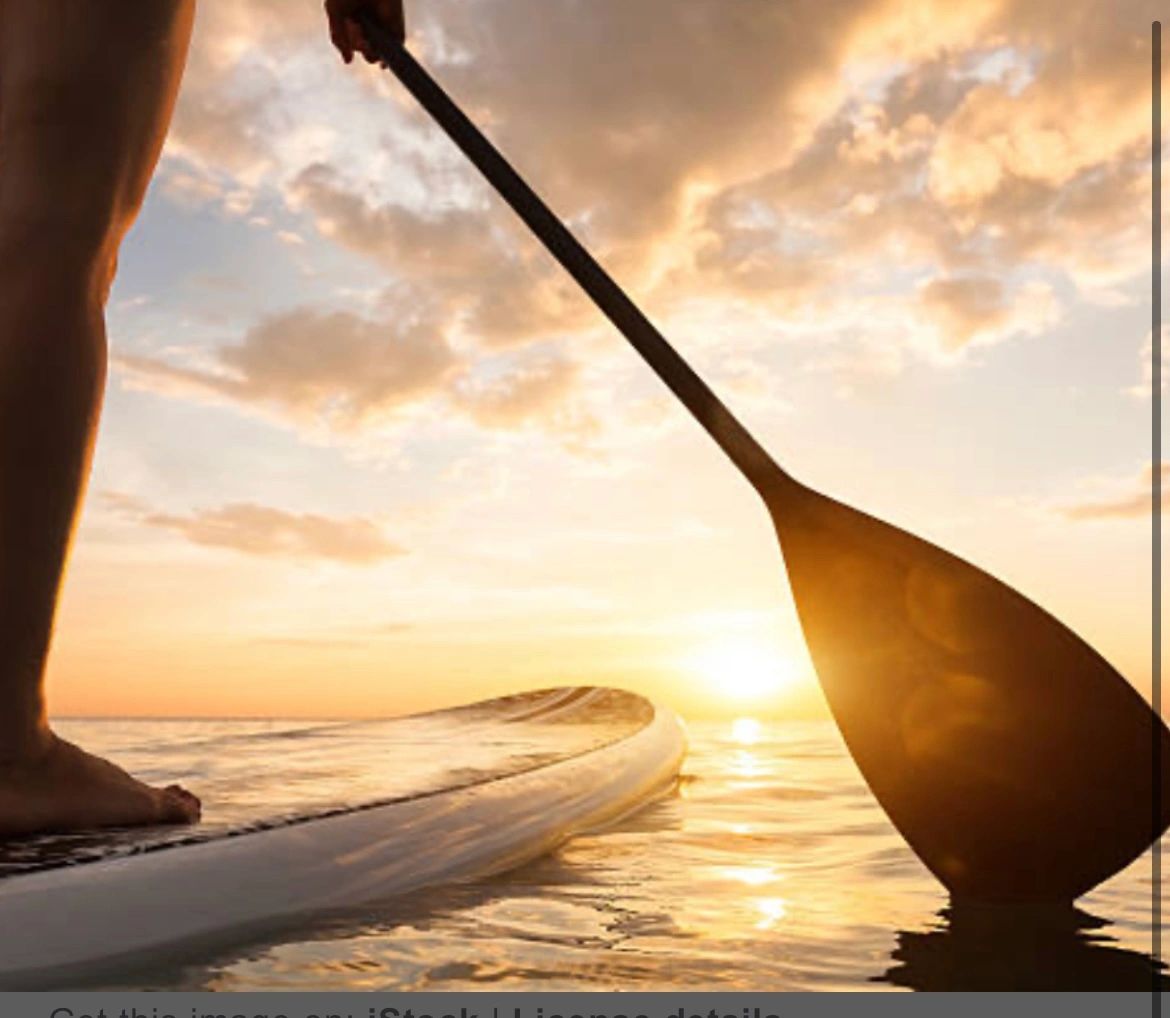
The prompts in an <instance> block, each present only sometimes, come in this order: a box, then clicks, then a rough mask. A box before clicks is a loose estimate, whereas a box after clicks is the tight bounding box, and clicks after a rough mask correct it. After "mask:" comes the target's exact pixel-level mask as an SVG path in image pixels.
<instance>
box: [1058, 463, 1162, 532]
mask: <svg viewBox="0 0 1170 1018" xmlns="http://www.w3.org/2000/svg"><path fill="white" fill-rule="evenodd" d="M1168 480H1170V463H1167V462H1165V461H1163V462H1162V464H1161V468H1160V469H1159V471H1158V488H1159V489H1160V490H1161V492H1162V496H1163V497H1162V511H1163V512H1166V499H1165V495H1166V484H1167V481H1168ZM1153 485H1154V471H1153V468H1152V467H1150V466H1147V467H1146V468H1145V470H1143V471H1142V476H1141V479H1140V481H1139V482H1138V484H1136V485H1135V486H1134V488H1133V490H1131V491H1127V492H1124V493H1120V494H1118V495H1117V496H1116V497H1114V498H1108V499H1102V500H1099V501H1089V502H1079V503H1074V504H1071V505H1065V506H1061V507H1060V509H1059V511H1060V513H1061V515H1063V516H1064V517H1065V518H1066V519H1070V520H1116V519H1141V520H1148V519H1149V518H1150V515H1151V514H1152V513H1153V511H1154V497H1153V492H1152V489H1153Z"/></svg>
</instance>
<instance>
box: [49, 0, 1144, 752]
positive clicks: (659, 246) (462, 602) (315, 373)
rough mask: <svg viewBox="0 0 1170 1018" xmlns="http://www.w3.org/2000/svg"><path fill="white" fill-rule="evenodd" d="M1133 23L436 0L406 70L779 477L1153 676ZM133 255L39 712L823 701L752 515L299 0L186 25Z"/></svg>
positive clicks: (868, 4) (564, 294) (458, 173)
mask: <svg viewBox="0 0 1170 1018" xmlns="http://www.w3.org/2000/svg"><path fill="white" fill-rule="evenodd" d="M1153 13H1155V11H1154V7H1153V5H1152V4H1151V3H1149V2H1147V0H1118V2H1117V3H1113V4H1101V3H1097V2H1094V0H1060V2H1057V0H978V2H972V3H968V4H954V3H948V2H945V0H934V2H930V0H913V2H899V3H890V2H887V0H857V2H856V3H849V4H835V5H820V6H819V7H818V6H816V5H809V6H808V7H807V8H801V7H800V5H792V6H791V9H789V5H785V4H779V3H773V4H766V3H761V4H747V3H740V4H728V3H726V2H725V0H639V2H638V3H629V2H628V0H590V3H589V4H584V5H582V4H579V3H575V2H570V0H496V2H493V3H491V4H466V3H462V2H460V0H433V2H428V3H426V4H422V3H415V4H413V5H412V6H411V8H410V17H411V24H410V31H411V43H410V45H411V47H412V48H413V50H414V51H415V53H416V54H418V55H419V56H420V58H421V59H422V60H423V61H424V62H425V63H426V64H427V66H428V67H429V68H430V69H431V70H432V72H433V73H434V74H435V76H436V78H438V79H439V80H440V81H441V82H442V83H443V84H444V86H445V87H447V88H448V89H449V90H450V91H451V92H452V94H453V95H454V96H455V97H456V99H458V100H459V101H460V102H461V103H463V104H464V105H465V106H466V107H467V109H468V111H469V113H472V114H473V116H474V117H475V118H476V119H477V120H479V121H480V122H481V123H482V124H483V125H484V126H485V127H486V128H487V130H488V133H489V134H490V135H491V136H492V138H493V140H495V141H496V142H497V143H498V144H499V145H500V146H501V148H502V149H503V150H504V152H505V153H506V154H507V155H508V156H509V158H510V159H511V160H512V161H514V162H515V164H516V165H517V167H518V168H519V169H520V170H521V171H522V172H523V173H524V174H525V176H526V177H528V178H529V179H530V180H531V183H532V184H533V185H534V186H535V187H536V189H537V190H538V191H540V192H541V193H542V195H544V196H545V197H546V199H547V200H548V201H549V202H550V204H551V205H552V206H553V207H554V208H555V209H556V210H557V212H558V213H560V214H561V215H563V216H564V217H565V218H566V219H567V220H568V221H569V222H570V223H571V224H572V225H573V227H574V228H575V229H577V230H579V231H580V233H581V236H582V239H584V240H585V241H586V242H587V244H588V245H589V246H590V248H591V249H592V250H594V251H595V253H596V254H597V256H598V257H599V259H600V260H601V261H602V262H603V263H604V264H605V265H606V266H607V267H608V268H609V269H610V271H612V272H613V273H614V274H615V276H616V277H617V278H618V280H619V281H620V282H621V283H622V284H623V285H624V286H625V287H627V288H628V289H629V291H630V294H631V296H632V297H633V298H634V299H635V300H637V301H638V303H639V304H640V305H641V306H643V307H644V308H645V310H646V312H647V313H648V314H649V316H650V317H651V318H652V319H653V320H654V321H655V323H656V324H658V325H659V326H660V327H661V328H662V330H663V332H664V334H666V335H667V336H668V337H669V338H670V340H671V341H672V343H674V344H675V345H676V346H677V347H678V348H679V350H680V352H681V353H682V354H683V355H684V356H686V357H687V358H688V359H690V360H692V361H693V362H694V364H695V366H696V368H698V369H699V370H700V371H701V372H702V373H703V374H704V375H705V376H706V377H708V378H709V380H710V382H711V384H712V386H713V388H714V389H715V390H716V391H717V392H718V394H719V395H720V396H721V397H723V398H724V399H725V400H726V401H727V402H728V403H729V404H730V405H731V406H732V409H733V410H734V411H735V412H736V413H737V414H738V415H739V416H741V417H742V418H743V419H744V421H745V423H746V424H748V426H749V427H750V428H751V429H752V431H753V432H754V433H756V434H758V435H759V437H760V439H761V441H762V442H763V443H764V444H765V445H766V446H767V448H768V449H769V451H770V452H772V453H773V454H774V455H775V456H776V458H777V460H778V462H779V463H780V464H781V465H782V466H783V467H785V469H789V470H791V471H792V472H793V474H794V475H795V476H797V477H798V478H799V479H801V480H802V481H806V482H808V483H810V484H812V485H813V486H814V487H817V488H818V489H819V490H823V491H825V492H826V493H829V494H832V495H834V496H838V497H841V498H843V499H844V500H846V501H848V502H850V503H851V504H854V505H858V506H862V507H864V508H865V509H866V510H867V511H872V512H873V513H874V514H875V515H878V516H881V517H882V518H885V519H888V520H890V521H891V522H893V523H896V524H898V525H901V526H905V527H907V528H908V529H910V530H912V531H913V532H916V533H922V534H923V535H925V536H928V537H930V538H931V539H932V540H935V541H937V542H938V543H940V544H942V545H943V546H945V547H947V548H950V549H952V550H954V551H957V552H959V553H960V554H962V555H964V556H965V557H968V558H970V559H971V560H973V561H975V562H976V563H978V564H979V565H981V566H984V567H986V568H988V569H990V570H991V571H992V572H993V573H996V574H997V575H1002V576H1003V577H1004V578H1005V579H1008V580H1009V581H1011V582H1012V584H1013V585H1015V586H1018V587H1019V589H1021V590H1023V591H1024V592H1026V593H1028V594H1029V595H1030V596H1032V597H1033V598H1035V599H1036V600H1038V601H1039V602H1041V603H1043V604H1044V605H1045V607H1047V608H1049V609H1050V610H1052V611H1053V612H1054V613H1055V614H1056V615H1058V616H1059V617H1061V618H1062V619H1064V620H1065V621H1067V622H1069V623H1070V624H1071V625H1072V626H1073V628H1074V629H1076V630H1077V631H1078V632H1081V633H1082V634H1084V635H1085V636H1086V637H1088V638H1089V639H1090V642H1092V643H1093V644H1094V645H1095V646H1097V647H1099V648H1100V649H1101V650H1102V652H1103V653H1105V654H1106V656H1107V657H1109V658H1110V659H1111V660H1113V661H1114V662H1116V663H1117V664H1118V666H1119V667H1120V669H1121V670H1122V671H1123V672H1124V673H1125V674H1126V675H1127V677H1129V678H1130V679H1131V680H1133V681H1134V682H1135V684H1136V685H1138V687H1139V688H1148V677H1149V666H1148V653H1147V651H1146V648H1147V647H1148V646H1149V623H1148V620H1149V610H1148V608H1149V605H1148V584H1147V583H1145V581H1144V580H1143V575H1144V573H1143V571H1144V570H1145V569H1147V568H1148V541H1147V539H1146V531H1145V530H1144V526H1145V522H1146V519H1147V516H1146V510H1147V508H1148V505H1149V496H1150V491H1151V489H1152V484H1153V479H1154V474H1153V472H1151V471H1150V470H1149V465H1148V463H1147V460H1148V440H1147V436H1148V417H1149V401H1148V396H1149V391H1148V390H1149V376H1150V368H1149V352H1148V351H1149V341H1148V337H1149V325H1148V314H1147V313H1146V312H1145V310H1144V308H1145V307H1146V305H1144V304H1143V302H1144V301H1145V300H1146V291H1147V289H1148V271H1149V267H1148V254H1149V242H1148V236H1149V234H1148V212H1147V211H1146V210H1148V192H1149V165H1148V151H1149V149H1148V143H1149V138H1148V119H1149V118H1148V105H1147V102H1148V94H1149V93H1148V84H1149V71H1148V68H1149V61H1148V57H1149V45H1148V38H1149V22H1150V20H1151V16H1152V14H1153ZM602 44H603V49H604V52H605V54H606V59H605V61H604V62H601V63H599V62H598V61H597V59H596V54H597V52H598V51H599V50H598V46H599V45H602ZM696 52H701V53H702V54H703V61H704V67H705V68H706V70H705V73H704V74H702V75H696V74H695V73H694V66H693V60H691V59H690V58H689V56H688V55H689V54H694V53H696ZM293 238H298V239H299V240H300V241H302V242H299V243H298V242H296V241H295V240H293ZM123 255H124V257H123V258H122V259H121V263H120V264H121V266H122V267H121V270H120V275H119V279H118V283H117V287H116V291H115V294H114V300H113V302H112V304H111V309H110V310H111V315H110V336H111V347H112V350H113V352H114V357H113V372H112V376H111V385H110V391H109V394H108V396H107V401H106V409H105V417H104V420H103V424H102V433H101V437H100V440H99V443H98V456H97V462H96V468H95V476H94V479H93V482H92V483H91V485H90V490H91V492H93V493H94V497H91V499H90V501H89V504H88V506H87V509H86V522H85V526H83V528H82V531H81V533H80V535H79V539H78V542H77V553H76V555H75V559H74V562H73V564H72V566H71V570H70V573H69V576H68V578H67V581H66V587H65V602H64V606H63V611H62V614H61V616H60V618H59V620H58V622H59V624H58V626H57V643H56V645H55V649H54V657H53V669H54V672H53V679H52V680H51V686H50V695H51V705H52V708H53V709H54V711H56V712H59V713H65V712H87V713H88V712H93V713H105V712H110V713H157V714H163V713H176V714H198V715H223V714H232V713H241V714H248V715H253V714H264V715H267V714H282V713H284V714H288V713H291V714H296V715H298V716H301V715H306V716H307V715H326V716H335V715H339V714H346V715H351V714H357V715H366V714H390V713H397V712H401V711H403V710H407V709H421V708H425V707H428V706H445V705H450V704H453V703H457V702H461V701H463V702H466V701H467V700H472V699H476V698H479V697H482V696H488V695H494V694H498V693H502V692H510V691H515V690H517V689H522V688H533V687H537V686H548V685H553V684H557V683H569V682H573V683H577V682H580V683H600V684H609V685H621V686H624V687H626V688H631V689H635V690H637V691H639V692H643V693H646V694H648V695H651V696H653V697H655V698H656V699H659V700H662V701H664V702H667V703H669V704H671V705H672V706H674V707H676V708H677V709H679V710H681V711H683V712H684V713H686V714H688V715H691V716H715V717H719V718H720V719H723V720H725V721H727V722H728V723H730V722H731V721H732V720H733V719H735V718H737V717H739V718H741V721H740V722H737V727H736V729H735V730H734V731H733V736H732V738H733V741H734V742H736V743H738V746H737V749H736V751H737V752H742V753H743V754H745V757H744V761H743V766H744V769H745V771H747V770H750V768H751V761H750V746H751V742H752V739H753V738H760V737H762V730H761V729H760V728H759V727H758V726H757V727H753V724H754V722H753V721H752V719H754V718H760V719H765V718H769V719H770V718H772V717H775V716H780V715H783V716H823V714H824V705H823V701H822V700H821V697H820V693H819V690H818V687H817V684H816V681H815V678H814V676H813V674H812V671H811V666H810V664H809V662H808V660H807V657H806V655H805V653H804V650H803V645H802V639H801V635H800V630H799V624H798V621H797V619H796V615H795V611H794V609H793V606H792V604H791V601H790V598H789V594H788V591H787V586H786V582H785V580H784V578H783V564H782V560H781V556H780V555H779V554H778V552H777V549H776V545H775V537H774V534H773V532H772V529H771V528H770V527H769V525H768V521H767V519H766V518H765V517H764V516H763V515H762V514H761V513H760V511H759V508H758V504H757V502H756V501H755V499H754V498H753V497H752V495H751V493H750V491H748V490H746V488H745V487H744V486H743V485H742V484H741V483H740V482H739V481H738V479H737V478H736V477H735V476H734V474H733V473H732V472H731V471H730V470H729V468H728V466H727V464H726V463H725V462H724V461H723V459H722V458H721V457H720V456H719V454H718V453H717V451H715V450H714V449H713V448H711V447H710V446H709V445H708V444H706V439H705V438H704V436H703V435H702V434H701V433H699V431H698V429H696V428H694V426H693V424H692V423H691V422H690V421H688V420H687V419H686V416H685V414H684V413H683V411H681V409H679V408H678V407H677V406H676V405H675V404H674V403H673V401H672V400H671V398H670V396H669V394H668V393H667V392H666V391H665V390H664V389H663V388H662V387H661V386H660V385H659V384H658V383H657V381H656V380H655V379H654V378H653V377H651V376H650V375H649V373H648V372H646V370H645V368H644V367H643V366H642V365H641V364H639V363H638V361H637V358H636V357H635V356H634V355H632V354H631V352H630V351H629V350H628V349H626V347H625V345H624V344H623V343H622V342H621V340H620V338H619V337H617V336H615V335H614V334H613V332H612V330H611V329H609V327H608V326H607V324H606V323H605V321H604V320H603V319H602V318H601V317H600V316H599V315H598V314H596V313H595V311H594V309H593V308H592V307H591V306H590V305H589V304H588V302H587V301H586V300H584V299H583V298H582V297H581V296H580V295H579V294H578V292H577V291H576V289H575V288H574V286H573V284H572V283H571V281H569V280H567V279H566V277H564V275H563V274H562V273H561V272H560V270H559V269H558V268H557V266H556V265H555V264H553V263H552V261H551V260H550V259H548V258H547V257H546V256H545V255H544V253H543V252H542V251H541V250H540V249H539V248H538V246H537V245H536V244H535V243H534V242H533V241H532V240H531V238H529V237H528V236H527V234H526V233H525V231H524V230H523V229H522V228H521V227H520V226H519V225H518V224H517V223H516V221H515V219H514V217H513V216H512V214H511V212H510V211H509V210H508V209H507V208H506V207H504V206H503V205H502V204H501V203H499V202H497V201H495V200H494V199H493V198H492V197H491V196H490V195H489V194H488V193H487V192H486V191H485V190H484V188H483V185H482V183H481V182H480V181H479V180H478V179H477V178H476V176H475V174H474V172H473V171H472V170H471V169H470V168H469V167H468V166H467V165H466V163H465V161H464V160H463V159H462V158H461V157H460V156H459V154H458V153H457V152H456V151H454V150H453V149H452V148H451V146H449V145H448V144H447V142H446V141H445V140H444V139H443V138H441V137H439V136H438V135H437V134H436V133H435V132H434V130H433V129H432V128H431V126H430V125H429V123H428V122H427V121H426V119H425V118H424V117H423V116H422V115H421V114H420V113H419V111H418V110H416V109H415V108H414V106H413V105H412V104H411V103H409V102H407V101H406V100H405V98H404V96H403V94H402V93H401V90H399V89H398V88H397V86H396V85H395V83H394V82H393V81H391V80H390V79H389V78H387V77H386V76H385V75H384V74H383V73H382V72H380V71H378V70H377V69H376V68H372V67H366V66H365V65H362V66H357V65H355V66H354V67H349V68H347V67H345V66H343V65H342V64H341V63H340V62H339V61H338V60H337V58H336V54H335V53H334V52H333V50H332V49H331V47H330V46H329V42H328V36H327V33H326V30H325V23H324V17H323V15H322V12H321V10H320V4H319V2H317V0H232V2H231V3H218V4H217V3H209V4H203V5H200V7H199V12H198V16H197V25H196V34H195V40H194V44H193V49H192V52H191V55H190V59H189V61H188V66H187V72H186V77H185V81H184V85H183V90H182V94H181V96H180V100H179V105H178V107H177V110H176V118H175V122H174V129H173V131H172V133H171V136H170V139H169V141H168V144H167V149H166V152H165V154H164V157H163V160H162V163H161V165H160V170H159V177H158V180H157V182H156V185H155V186H154V187H153V188H152V190H151V194H150V196H149V200H148V202H147V205H146V207H145V209H144V212H143V215H142V217H141V220H140V222H139V224H138V225H137V226H136V228H135V230H134V231H133V232H132V233H131V235H130V237H129V238H128V243H127V245H126V249H125V250H124V252H123ZM1143 349H1144V350H1145V353H1144V354H1143ZM1143 469H1144V470H1145V473H1143ZM103 492H105V493H114V495H112V496H111V495H109V494H107V495H106V497H104V498H103V497H101V493H103ZM1103 592H1106V593H1107V596H1102V594H1103Z"/></svg>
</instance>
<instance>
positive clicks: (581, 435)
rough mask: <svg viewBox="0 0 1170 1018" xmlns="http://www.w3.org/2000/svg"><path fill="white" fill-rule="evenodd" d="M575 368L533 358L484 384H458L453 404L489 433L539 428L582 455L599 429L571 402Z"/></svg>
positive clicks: (475, 381) (539, 355)
mask: <svg viewBox="0 0 1170 1018" xmlns="http://www.w3.org/2000/svg"><path fill="white" fill-rule="evenodd" d="M579 375H580V368H579V367H578V365H577V364H576V363H574V362H573V361H570V360H568V359H567V358H565V357H563V356H560V355H556V354H553V355H548V354H544V353H540V352H538V353H536V354H535V355H534V356H533V355H529V356H525V357H523V358H522V359H521V360H520V361H519V362H518V363H516V362H513V364H512V365H511V366H510V367H509V368H508V369H506V370H504V371H501V372H498V373H495V374H493V375H491V376H488V377H486V378H484V377H480V378H467V379H464V380H461V384H458V385H457V386H456V387H455V388H454V390H453V392H452V402H453V403H454V404H455V406H457V407H458V408H460V409H461V410H463V411H464V412H466V413H467V414H468V415H469V416H470V417H471V419H472V420H474V421H475V422H476V423H478V424H480V425H482V426H484V427H488V428H505V429H517V428H522V427H526V426H530V425H538V426H540V427H542V428H544V429H545V430H548V431H551V432H554V433H558V434H559V435H560V436H561V437H562V438H564V439H565V440H566V442H567V444H568V445H569V446H570V447H572V448H575V449H577V450H578V451H584V449H585V447H586V445H587V444H588V440H589V439H590V438H593V437H595V436H596V435H597V434H598V433H599V432H600V423H599V422H598V420H597V418H596V417H594V416H593V414H592V413H590V412H589V411H588V410H587V409H586V408H585V407H584V406H583V405H582V404H581V403H580V402H579V401H578V400H577V399H575V398H574V396H575V390H576V389H577V382H578V378H579Z"/></svg>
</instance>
